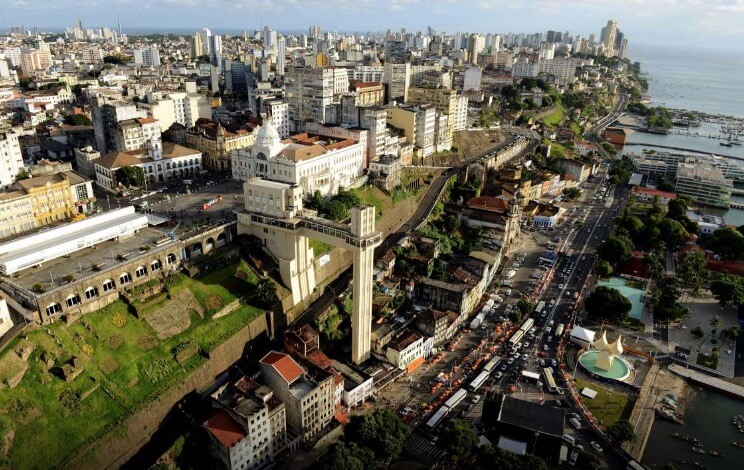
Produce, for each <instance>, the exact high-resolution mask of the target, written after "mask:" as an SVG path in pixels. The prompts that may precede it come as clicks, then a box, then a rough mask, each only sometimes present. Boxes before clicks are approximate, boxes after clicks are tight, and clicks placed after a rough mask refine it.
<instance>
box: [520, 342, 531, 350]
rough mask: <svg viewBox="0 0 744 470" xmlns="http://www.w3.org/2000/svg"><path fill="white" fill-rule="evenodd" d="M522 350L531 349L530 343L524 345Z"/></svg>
mask: <svg viewBox="0 0 744 470" xmlns="http://www.w3.org/2000/svg"><path fill="white" fill-rule="evenodd" d="M522 349H530V343H524V344H523V345H522Z"/></svg>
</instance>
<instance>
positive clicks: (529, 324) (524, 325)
mask: <svg viewBox="0 0 744 470" xmlns="http://www.w3.org/2000/svg"><path fill="white" fill-rule="evenodd" d="M534 324H535V320H533V319H532V318H528V319H527V320H525V321H524V323H522V326H520V327H519V331H521V332H522V333H527V332H528V331H530V328H532V325H534Z"/></svg>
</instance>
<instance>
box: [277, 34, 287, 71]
mask: <svg viewBox="0 0 744 470" xmlns="http://www.w3.org/2000/svg"><path fill="white" fill-rule="evenodd" d="M286 64H287V40H286V39H285V38H284V36H281V37H279V38H278V39H277V40H276V74H277V75H278V76H280V77H283V76H284V69H285V68H286Z"/></svg>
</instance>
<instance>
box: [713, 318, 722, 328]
mask: <svg viewBox="0 0 744 470" xmlns="http://www.w3.org/2000/svg"><path fill="white" fill-rule="evenodd" d="M722 325H723V320H721V317H715V318H713V319H711V320H710V326H712V327H713V328H715V329H718V328H720V327H721V326H722Z"/></svg>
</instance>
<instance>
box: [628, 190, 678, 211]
mask: <svg viewBox="0 0 744 470" xmlns="http://www.w3.org/2000/svg"><path fill="white" fill-rule="evenodd" d="M631 193H632V194H633V196H634V197H635V199H636V200H637V201H640V202H645V203H651V202H654V199H656V198H657V197H658V198H659V202H661V204H662V205H663V206H666V205H667V204H669V201H671V200H672V199H676V198H677V195H676V194H674V193H672V192H669V191H660V190H658V189H651V188H644V187H642V186H633V190H632V191H631Z"/></svg>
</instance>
